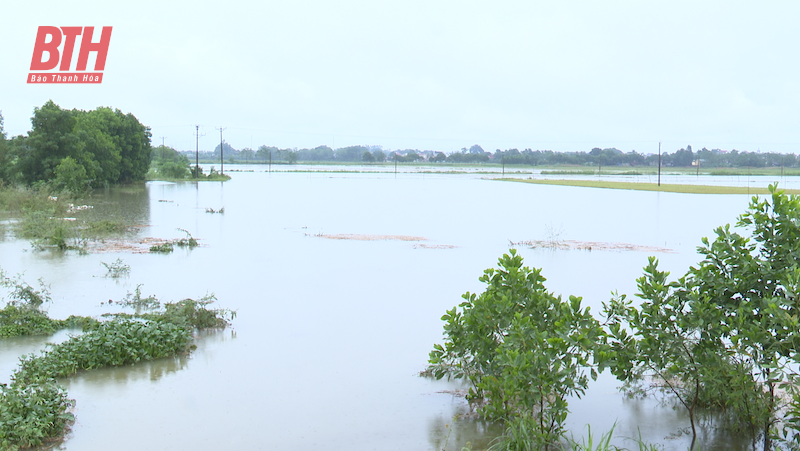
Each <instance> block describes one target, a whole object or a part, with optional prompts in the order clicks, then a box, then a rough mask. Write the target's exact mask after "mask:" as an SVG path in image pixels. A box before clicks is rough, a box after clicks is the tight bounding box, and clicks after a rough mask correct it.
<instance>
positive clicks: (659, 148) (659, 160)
mask: <svg viewBox="0 0 800 451" xmlns="http://www.w3.org/2000/svg"><path fill="white" fill-rule="evenodd" d="M658 186H661V141H659V142H658Z"/></svg>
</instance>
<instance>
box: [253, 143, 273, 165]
mask: <svg viewBox="0 0 800 451" xmlns="http://www.w3.org/2000/svg"><path fill="white" fill-rule="evenodd" d="M277 150H278V149H276V148H274V147H268V146H259V147H258V151H257V152H256V156H257V157H258V158H261V159H262V160H264V161H265V162H266V161H267V160H269V159H270V158H271V155H272V152H273V151H277Z"/></svg>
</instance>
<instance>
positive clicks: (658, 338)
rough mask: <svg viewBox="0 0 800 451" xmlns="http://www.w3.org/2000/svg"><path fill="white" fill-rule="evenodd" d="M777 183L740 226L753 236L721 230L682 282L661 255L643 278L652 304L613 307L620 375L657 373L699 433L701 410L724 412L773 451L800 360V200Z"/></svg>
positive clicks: (645, 296) (612, 331) (610, 315)
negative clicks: (784, 388)
mask: <svg viewBox="0 0 800 451" xmlns="http://www.w3.org/2000/svg"><path fill="white" fill-rule="evenodd" d="M769 189H770V191H771V196H769V197H768V198H767V197H765V198H761V199H760V198H758V197H754V198H753V199H752V201H751V203H750V205H749V208H748V210H747V212H745V213H744V214H743V215H741V216H740V217H739V221H738V222H737V226H738V227H740V228H745V229H747V230H749V231H752V236H751V237H746V236H743V235H740V234H739V233H737V232H735V231H732V230H731V227H730V226H728V225H726V226H724V227H719V228H717V229H716V230H715V234H716V238H715V239H714V240H713V241H710V240H709V239H708V238H703V240H702V243H703V244H702V246H700V247H699V248H698V251H699V252H700V254H701V255H702V256H703V257H704V258H703V260H702V261H701V262H700V263H699V264H698V265H697V266H696V267H692V268H690V269H689V271H688V272H687V274H686V275H685V276H684V277H683V278H681V279H679V280H678V281H675V282H672V283H667V281H666V278H667V273H665V272H661V271H658V269H657V262H656V261H655V260H654V259H652V258H651V259H650V264H649V265H648V267H647V268H645V276H644V277H642V278H641V279H639V280H638V282H639V290H640V292H641V293H640V294H639V297H641V298H642V299H643V300H644V302H642V304H641V305H640V306H639V307H638V308H632V307H630V304H626V303H625V302H624V298H623V299H621V300H620V299H617V300H612V302H611V306H610V307H607V308H606V313H607V315H608V318H609V331H610V332H609V335H610V336H611V337H612V342H613V347H614V349H615V351H616V362H615V364H614V365H612V371H613V372H614V374H615V375H617V377H620V378H621V379H623V380H627V381H629V380H632V379H636V378H639V377H641V376H643V375H645V374H647V373H649V374H650V375H653V376H655V378H656V380H657V381H659V382H661V383H663V384H664V385H666V386H667V387H668V388H669V390H670V391H671V392H673V393H674V394H675V395H676V396H677V398H678V399H679V401H680V402H681V404H683V406H684V407H685V408H686V409H687V410H688V411H689V414H690V420H691V421H692V429H693V432H696V431H695V429H694V419H695V416H694V411H695V408H696V407H697V406H699V405H701V406H704V407H710V408H715V409H718V410H719V411H724V412H726V413H727V414H728V415H730V416H732V417H733V418H734V419H735V420H736V421H735V422H734V423H733V424H734V426H735V427H737V428H739V429H740V430H744V431H747V432H748V433H750V435H751V436H752V437H753V440H754V441H755V440H756V438H757V437H758V436H760V437H761V438H762V439H763V449H764V450H765V451H767V450H770V449H772V447H773V442H774V440H775V439H776V438H778V435H777V433H776V431H777V429H778V428H776V422H777V418H778V415H777V413H778V411H779V410H781V409H782V408H783V405H782V403H781V400H780V398H779V396H778V393H777V388H778V387H779V386H780V385H781V384H785V383H786V382H787V381H790V380H793V379H794V378H796V376H797V370H796V363H797V362H798V361H800V355H799V354H798V351H797V350H798V349H800V321H799V320H798V316H800V303H799V302H798V296H797V294H798V293H800V266H799V265H798V262H799V261H800V197H798V196H787V195H785V194H784V193H783V192H782V191H779V190H778V189H777V187H776V186H772V185H771V186H770V187H769ZM619 318H624V320H625V321H626V322H627V324H622V321H620V320H619ZM623 326H627V328H628V329H629V330H630V331H631V332H630V335H628V333H627V332H626V329H625V328H624V327H623ZM784 426H786V427H787V428H790V429H791V428H798V427H799V426H800V424H795V423H791V422H789V423H784ZM795 432H798V430H797V429H795ZM693 443H694V441H693Z"/></svg>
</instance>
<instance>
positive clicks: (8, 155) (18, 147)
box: [0, 100, 151, 191]
mask: <svg viewBox="0 0 800 451" xmlns="http://www.w3.org/2000/svg"><path fill="white" fill-rule="evenodd" d="M31 125H32V129H31V131H30V132H28V135H27V136H24V135H19V136H15V137H13V138H11V139H7V137H6V134H5V131H4V130H3V128H2V127H3V126H2V116H0V182H2V183H4V184H9V185H36V184H40V183H49V184H53V185H55V186H56V187H57V188H65V189H70V190H72V191H82V190H85V189H87V188H92V187H99V186H104V185H108V184H114V183H121V182H131V181H138V180H144V177H145V174H146V173H147V170H148V168H149V166H150V150H151V147H150V137H151V134H150V129H149V128H148V127H145V126H144V125H142V124H141V123H140V122H139V121H138V120H137V119H136V117H134V116H133V115H132V114H130V113H128V114H124V113H122V112H121V111H120V110H112V109H111V108H107V107H100V108H97V109H95V110H90V111H83V110H77V109H73V110H64V109H61V108H60V107H59V106H58V105H56V104H55V103H53V101H52V100H49V101H47V103H45V104H44V105H42V107H41V108H39V107H37V108H34V111H33V117H32V118H31Z"/></svg>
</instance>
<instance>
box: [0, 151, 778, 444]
mask: <svg viewBox="0 0 800 451" xmlns="http://www.w3.org/2000/svg"><path fill="white" fill-rule="evenodd" d="M235 168H236V169H242V167H241V166H237V167H235ZM244 169H248V168H244ZM249 169H252V170H253V172H235V173H232V176H233V179H232V180H230V181H228V182H225V183H219V182H203V183H178V184H175V183H163V182H150V183H148V184H147V185H146V186H145V187H141V188H121V189H112V190H108V191H106V192H101V193H98V194H96V195H95V197H94V198H92V199H90V200H89V202H90V203H92V204H93V205H94V206H95V208H94V209H93V210H90V211H88V212H82V213H78V214H93V215H101V216H102V215H111V216H119V217H124V218H126V219H127V220H128V221H132V222H134V223H136V224H139V225H140V226H141V227H139V228H138V229H137V231H136V232H135V233H134V234H133V235H132V236H131V237H129V238H130V239H131V240H135V239H141V238H145V237H155V238H165V239H171V238H179V237H183V236H185V234H184V232H182V231H181V230H178V229H185V230H186V231H188V232H189V233H191V234H192V235H193V236H194V237H195V238H197V239H198V240H199V242H200V244H201V246H200V247H198V248H195V249H193V250H186V249H176V250H175V252H174V253H172V254H169V255H157V254H142V253H133V252H130V251H117V252H95V253H90V254H89V255H79V254H78V253H76V252H67V253H60V252H51V251H39V252H37V251H33V250H31V249H30V245H29V244H28V243H27V242H25V241H19V240H14V239H11V238H6V239H5V240H4V241H0V267H2V268H3V269H4V270H6V271H7V272H8V273H10V274H15V273H20V272H24V273H25V279H26V280H27V281H28V282H29V283H31V284H33V283H34V281H35V280H36V279H37V278H39V277H42V278H44V279H45V281H46V282H47V283H48V284H49V285H50V290H51V292H52V294H53V302H52V303H51V304H49V305H48V306H47V307H48V310H49V313H50V315H51V316H52V317H56V318H64V317H67V316H69V315H70V314H75V315H93V316H99V315H101V314H103V313H106V312H114V311H120V307H118V306H116V304H114V305H108V303H107V300H109V299H113V300H115V301H116V300H120V299H122V298H123V297H124V296H125V294H126V293H127V292H131V291H133V290H134V289H135V288H136V286H137V285H138V284H142V294H143V295H149V294H155V295H156V296H157V297H159V298H160V299H161V300H162V301H177V300H180V299H183V298H186V297H193V298H198V297H201V296H203V295H205V294H207V293H214V294H215V295H216V297H217V298H218V300H219V301H218V306H219V307H223V308H229V309H234V310H236V311H237V316H236V318H235V320H234V322H233V326H232V327H231V328H228V329H226V330H223V331H216V332H205V333H202V334H200V335H199V336H198V337H197V350H196V351H194V352H193V353H192V354H191V355H189V356H183V357H178V358H173V359H164V360H158V361H154V362H149V363H144V364H138V365H135V366H130V367H124V368H111V369H103V370H94V371H91V372H85V373H81V374H79V375H77V376H75V377H73V378H71V379H69V380H65V381H64V385H65V386H66V387H67V389H68V391H69V395H70V397H72V398H74V399H75V400H76V401H77V404H76V408H75V415H76V417H77V420H76V422H75V424H74V426H73V427H72V432H71V433H70V435H69V436H68V438H67V439H66V441H64V442H63V444H61V445H60V446H61V447H62V448H63V449H66V450H70V451H88V450H106V449H115V450H141V449H181V450H183V449H193V450H217V449H241V450H250V449H294V450H317V449H322V448H326V449H352V450H373V449H381V450H431V451H432V450H440V449H442V448H447V449H448V450H460V449H461V447H462V446H464V444H465V443H466V442H468V441H469V442H470V443H471V444H472V445H473V446H474V447H475V449H481V447H485V446H486V443H487V442H488V441H489V440H491V438H492V437H493V436H494V435H496V434H498V433H499V429H498V428H497V426H494V425H490V424H486V423H484V422H480V421H477V420H471V419H465V418H461V419H457V420H455V422H454V421H453V417H454V416H455V415H457V414H459V413H465V412H467V411H468V407H467V406H466V404H465V403H464V402H463V399H462V398H460V397H458V396H455V395H453V394H452V392H453V390H456V389H457V388H459V387H460V385H459V384H458V383H456V382H447V381H432V380H429V379H425V378H422V377H419V376H418V375H417V374H418V372H419V371H420V370H422V369H424V367H425V364H426V361H427V355H428V352H429V351H430V350H431V348H432V345H433V344H434V343H437V342H441V339H442V321H441V319H440V318H441V316H442V314H443V313H444V312H445V310H447V309H449V308H452V307H453V306H454V305H457V304H458V303H460V301H461V297H460V296H461V294H463V293H464V292H466V291H470V292H480V291H482V289H483V287H482V284H481V283H480V282H479V281H478V277H479V276H480V275H481V274H482V272H483V270H484V269H486V268H489V267H494V266H496V263H497V258H498V257H500V256H501V255H502V254H503V253H504V252H507V251H508V249H509V242H510V241H523V240H537V239H548V238H556V237H557V238H558V239H563V240H578V241H593V242H613V243H629V244H636V245H641V246H651V247H659V248H666V249H670V250H671V252H661V253H657V254H655V255H656V256H657V257H658V258H659V260H660V262H661V267H662V268H664V269H667V270H670V271H672V274H673V275H674V276H676V277H677V276H679V275H682V274H683V273H684V272H685V271H686V269H687V268H688V266H689V265H691V264H694V263H696V262H697V261H698V260H699V258H698V256H697V255H696V253H695V247H696V246H697V245H698V244H700V238H701V237H703V236H710V235H712V233H713V229H714V228H715V227H717V226H720V225H723V224H726V223H733V222H735V221H736V217H737V216H738V215H739V214H740V213H742V212H744V211H745V209H746V207H747V204H748V201H749V197H747V196H741V195H689V194H672V193H654V192H635V191H616V190H603V189H591V188H572V187H559V186H546V185H529V184H519V183H505V182H498V181H491V180H482V179H480V178H478V177H477V176H461V175H432V174H422V173H418V172H406V173H399V174H396V175H395V174H393V173H383V174H375V173H370V174H358V173H341V174H337V173H281V172H272V173H266V172H263V170H264V169H265V168H264V167H263V166H255V167H251V168H249ZM701 179H702V177H701ZM771 181H772V180H770V181H768V182H771ZM768 182H764V183H763V185H762V186H765V185H766V183H768ZM222 207H224V208H225V212H224V214H213V213H207V212H206V208H213V209H220V208H222ZM343 234H354V235H373V238H375V236H378V237H377V238H378V239H372V240H356V239H328V238H326V237H325V235H343ZM397 237H421V238H424V239H425V241H404V240H401V239H392V238H397ZM520 253H521V254H522V256H523V257H524V258H525V261H526V264H527V265H529V266H533V267H541V268H543V275H544V276H545V277H547V278H548V281H547V283H546V286H547V287H548V288H549V289H550V290H552V291H554V292H556V293H559V294H563V295H564V296H568V295H570V294H574V295H578V296H583V298H584V304H585V305H589V306H591V307H592V311H593V312H595V313H599V312H600V310H601V304H602V302H604V301H607V300H608V299H609V298H610V296H611V292H612V291H618V292H620V293H627V294H629V295H631V296H632V295H633V294H634V293H635V279H636V278H637V277H639V276H640V275H641V273H642V267H643V266H644V265H645V264H646V263H647V257H648V255H649V254H648V253H646V252H636V251H625V252H622V251H586V250H559V251H551V250H543V249H526V248H520ZM117 258H121V259H122V260H123V261H124V263H126V264H128V265H130V266H131V268H132V269H131V272H130V275H129V276H128V277H125V278H122V279H117V280H115V279H110V278H106V277H104V274H105V272H106V270H105V267H104V266H103V265H102V262H106V263H111V262H113V261H114V260H116V259H117ZM64 337H66V333H63V332H62V333H60V334H58V336H56V337H54V339H55V340H61V339H64ZM46 341H47V337H44V338H23V339H15V340H5V341H4V342H3V346H2V347H0V382H7V381H8V377H9V375H10V374H11V372H12V371H13V369H14V367H15V365H16V361H17V358H18V357H19V356H20V355H23V354H25V353H28V352H32V351H33V350H35V349H39V348H41V347H42V346H43V344H44V342H46ZM617 385H618V383H617V381H616V380H614V378H613V377H612V376H610V375H609V374H608V373H605V374H603V375H601V378H600V380H599V381H598V382H596V383H594V384H593V385H591V386H590V388H589V391H588V393H587V395H586V396H585V397H584V398H583V399H580V400H572V401H571V402H570V410H571V414H570V416H569V417H568V420H567V425H568V427H569V429H570V430H571V431H572V432H573V434H574V435H575V436H576V437H580V436H582V435H583V434H584V433H585V431H586V425H587V424H590V425H591V428H592V431H593V432H595V433H601V432H605V431H607V430H609V429H611V427H612V426H613V425H614V424H615V423H616V429H615V435H617V436H618V438H617V439H615V441H616V443H617V444H619V445H622V446H632V443H631V442H629V441H626V440H625V439H624V437H638V436H639V433H641V437H642V438H643V439H644V440H645V441H650V442H654V443H660V444H662V445H663V446H664V447H665V448H666V449H686V448H687V447H688V443H689V437H688V436H686V435H685V434H681V432H680V431H681V430H685V428H686V427H688V426H689V423H688V419H687V418H686V417H685V415H683V414H682V412H681V411H680V409H677V410H675V409H672V408H670V407H669V406H664V405H662V404H661V403H659V402H657V401H654V400H644V401H635V400H628V399H625V397H624V396H622V395H621V394H620V393H619V392H618V391H617V389H616V387H617ZM723 435H724V434H723ZM707 436H708V437H712V438H711V439H708V440H706V441H701V444H702V446H703V449H705V450H714V449H736V447H739V446H746V445H747V443H745V444H739V443H735V444H731V443H726V442H725V439H724V437H723V438H718V437H715V435H714V434H713V431H710V432H709V433H708V435H707Z"/></svg>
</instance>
